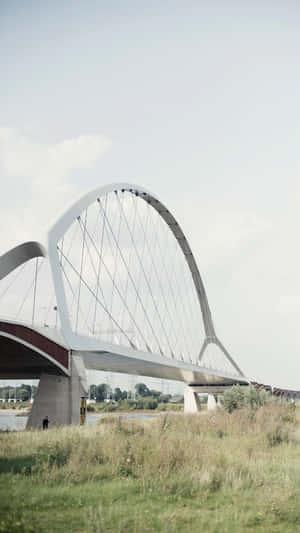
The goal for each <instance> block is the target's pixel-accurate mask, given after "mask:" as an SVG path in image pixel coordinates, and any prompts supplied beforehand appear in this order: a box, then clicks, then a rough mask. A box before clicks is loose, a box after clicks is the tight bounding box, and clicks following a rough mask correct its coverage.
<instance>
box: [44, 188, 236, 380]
mask: <svg viewBox="0 0 300 533" xmlns="http://www.w3.org/2000/svg"><path fill="white" fill-rule="evenodd" d="M125 191H126V192H129V193H131V194H132V195H135V196H138V197H140V198H141V199H142V200H144V201H145V202H147V203H148V204H149V205H150V206H151V207H152V208H153V209H155V210H156V212H157V213H158V214H159V215H160V216H161V218H162V219H163V220H164V222H165V223H166V224H167V225H168V227H169V229H170V231H171V232H172V233H173V235H174V237H175V239H176V241H177V243H178V245H179V246H180V248H181V250H182V252H183V254H184V257H185V260H186V263H187V265H188V268H189V270H190V273H191V276H192V279H193V283H194V287H195V290H196V294H197V298H198V301H199V305H200V308H201V313H202V320H203V325H204V330H205V336H206V337H205V340H204V344H203V346H202V349H201V351H200V354H199V363H200V361H201V359H202V358H203V355H204V352H205V350H206V348H207V346H208V345H209V344H215V345H216V346H218V348H219V349H220V350H221V351H222V352H223V354H224V355H225V357H226V358H227V359H228V361H230V363H231V364H232V365H233V367H234V368H235V370H236V371H237V373H238V374H239V375H240V376H243V373H242V371H241V370H240V368H239V366H238V365H237V364H236V362H235V361H234V360H233V359H232V357H231V356H230V354H229V353H228V351H227V350H226V349H225V348H224V346H223V345H222V343H221V342H220V341H219V339H218V338H217V336H216V333H215V329H214V325H213V321H212V316H211V312H210V309H209V304H208V300H207V296H206V293H205V289H204V285H203V282H202V279H201V276H200V272H199V269H198V267H197V264H196V261H195V258H194V256H193V254H192V251H191V248H190V246H189V243H188V241H187V239H186V237H185V235H184V233H183V231H182V229H181V227H180V226H179V224H178V223H177V221H176V219H175V218H174V216H173V215H172V214H171V213H170V211H169V210H168V209H167V208H166V207H165V206H164V204H162V202H160V200H159V199H158V198H157V197H156V196H155V195H154V194H152V193H151V192H149V191H147V190H146V189H144V188H142V187H140V186H137V185H133V184H129V183H122V182H121V183H113V184H110V185H106V186H104V187H100V188H97V189H95V190H93V191H91V192H89V193H88V194H86V195H85V196H83V197H82V198H81V199H79V200H78V201H77V202H76V203H74V204H73V205H72V206H71V207H70V208H69V209H68V210H67V211H66V212H65V213H64V214H63V215H62V216H61V217H60V218H59V219H58V220H57V221H56V222H55V224H54V225H53V226H52V228H51V229H50V230H49V232H48V243H47V244H48V246H47V248H48V256H49V261H50V265H51V270H52V276H53V282H54V287H55V292H56V298H57V304H58V311H59V314H60V320H61V325H62V331H63V334H64V337H65V340H66V342H67V343H68V345H69V346H70V347H71V348H73V349H76V350H80V349H82V350H84V347H85V345H84V343H81V342H80V339H79V336H77V335H76V334H75V333H74V332H73V331H72V328H71V324H70V319H69V314H68V308H67V302H66V295H65V289H64V284H63V278H62V271H61V268H60V260H59V254H58V249H57V246H58V242H59V240H60V239H61V238H62V237H63V236H64V234H65V233H66V231H67V230H68V229H69V227H70V226H71V224H72V223H73V222H74V220H76V219H77V218H79V217H80V215H81V213H82V212H83V211H84V210H85V209H87V208H88V207H89V206H90V205H91V204H92V203H93V202H95V201H97V200H98V199H101V198H102V197H104V196H106V195H107V194H109V193H112V192H125ZM85 342H87V339H85ZM97 342H98V344H99V343H100V344H102V346H103V349H107V345H106V344H105V343H103V342H101V341H100V340H97ZM92 344H93V343H92Z"/></svg>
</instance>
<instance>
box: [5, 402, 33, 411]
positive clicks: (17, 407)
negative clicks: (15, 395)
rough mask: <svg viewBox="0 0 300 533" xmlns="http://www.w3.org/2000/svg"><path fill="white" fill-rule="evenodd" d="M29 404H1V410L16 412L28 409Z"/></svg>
mask: <svg viewBox="0 0 300 533" xmlns="http://www.w3.org/2000/svg"><path fill="white" fill-rule="evenodd" d="M28 406H29V403H28V402H16V403H14V402H1V403H0V409H15V410H16V411H18V410H20V409H28Z"/></svg>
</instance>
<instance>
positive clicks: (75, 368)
mask: <svg viewBox="0 0 300 533" xmlns="http://www.w3.org/2000/svg"><path fill="white" fill-rule="evenodd" d="M70 357H71V361H70V364H71V375H70V377H67V376H54V375H50V374H42V375H41V378H40V382H39V386H38V390H37V393H36V396H35V400H34V402H33V404H32V407H31V413H30V415H29V418H28V422H27V427H26V429H41V428H42V422H43V419H44V418H45V416H48V419H49V428H53V427H55V426H67V425H70V424H79V423H80V399H81V397H82V396H87V392H88V388H87V379H86V371H85V368H84V364H83V361H82V358H81V356H80V355H71V356H70Z"/></svg>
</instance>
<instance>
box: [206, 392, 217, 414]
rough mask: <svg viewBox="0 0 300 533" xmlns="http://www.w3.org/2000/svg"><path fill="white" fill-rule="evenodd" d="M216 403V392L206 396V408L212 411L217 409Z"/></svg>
mask: <svg viewBox="0 0 300 533" xmlns="http://www.w3.org/2000/svg"><path fill="white" fill-rule="evenodd" d="M217 405H218V397H217V395H216V394H208V396H207V410H208V411H213V410H214V409H217Z"/></svg>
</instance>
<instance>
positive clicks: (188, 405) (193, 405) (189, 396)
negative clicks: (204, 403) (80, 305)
mask: <svg viewBox="0 0 300 533" xmlns="http://www.w3.org/2000/svg"><path fill="white" fill-rule="evenodd" d="M199 411H201V404H200V399H199V396H198V394H197V392H194V391H193V390H192V389H191V388H190V387H189V386H186V387H185V389H184V412H185V413H198V412H199Z"/></svg>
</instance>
